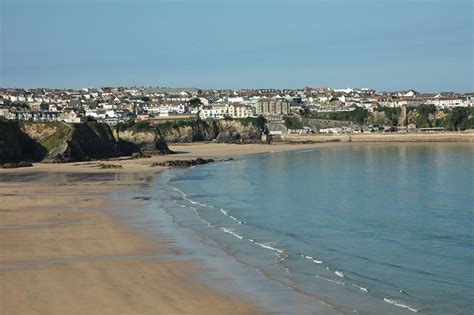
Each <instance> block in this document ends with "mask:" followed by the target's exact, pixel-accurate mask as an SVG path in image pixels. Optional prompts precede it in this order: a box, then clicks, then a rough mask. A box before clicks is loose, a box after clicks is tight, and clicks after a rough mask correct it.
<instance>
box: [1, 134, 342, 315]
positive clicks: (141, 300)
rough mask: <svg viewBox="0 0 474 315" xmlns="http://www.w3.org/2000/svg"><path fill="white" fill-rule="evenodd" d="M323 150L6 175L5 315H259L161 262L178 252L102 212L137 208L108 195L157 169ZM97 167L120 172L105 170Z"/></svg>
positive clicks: (237, 148)
mask: <svg viewBox="0 0 474 315" xmlns="http://www.w3.org/2000/svg"><path fill="white" fill-rule="evenodd" d="M322 145H324V146H335V145H341V144H332V143H331V144H310V145H304V144H297V145H259V144H255V145H228V144H189V145H188V144H185V145H174V146H171V148H172V149H173V150H174V151H176V152H177V153H178V154H176V155H170V156H153V157H150V158H143V159H136V160H118V161H100V162H82V163H70V164H42V163H38V164H35V165H34V166H33V167H29V168H19V169H0V196H1V200H2V202H1V203H0V244H1V250H0V260H1V265H0V311H1V313H2V314H257V313H262V312H263V311H262V310H261V309H260V308H259V307H258V306H256V305H252V303H250V302H248V301H245V300H243V299H240V298H237V297H234V296H231V294H226V293H222V292H217V291H215V290H212V289H208V288H207V287H205V286H204V285H202V284H201V283H199V282H197V281H195V276H196V275H197V274H201V275H202V273H203V272H206V271H205V270H202V267H201V266H200V265H199V262H196V261H182V260H169V259H166V260H163V259H160V257H163V255H170V254H172V253H173V251H174V250H175V248H174V246H173V244H172V243H170V242H169V240H167V239H166V237H163V239H162V240H157V239H156V238H153V239H152V238H150V237H148V236H147V235H144V234H141V233H139V231H132V230H130V229H129V228H127V227H125V226H124V224H122V222H121V221H120V219H118V218H117V217H115V216H113V215H112V214H111V213H110V212H107V211H105V209H106V208H111V207H128V208H129V209H133V208H134V207H137V205H134V204H133V201H130V204H127V205H124V204H121V205H114V204H111V201H110V200H109V199H108V197H107V194H108V193H110V192H111V191H120V190H121V189H130V187H133V186H134V185H138V184H144V183H146V180H147V177H149V176H152V175H153V174H154V173H155V172H159V171H160V170H162V169H163V168H162V167H151V166H150V165H151V164H152V163H153V162H159V161H166V160H169V159H193V158H196V157H205V158H226V157H233V156H240V155H246V154H256V153H265V152H271V151H274V152H279V151H286V150H292V149H301V148H308V147H319V146H322ZM100 163H103V164H114V165H117V164H120V165H122V167H123V168H122V169H105V170H104V169H99V168H98V167H97V165H98V164H100ZM66 174H69V175H70V174H73V175H74V174H75V175H76V177H73V178H68V177H67V176H66ZM103 174H109V175H111V176H108V177H106V178H104V177H103V176H101V175H103ZM120 174H122V175H121V176H120ZM148 180H149V179H148Z"/></svg>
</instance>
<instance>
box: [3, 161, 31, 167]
mask: <svg viewBox="0 0 474 315" xmlns="http://www.w3.org/2000/svg"><path fill="white" fill-rule="evenodd" d="M31 166H33V164H32V163H31V162H30V161H20V162H18V163H5V164H3V165H2V167H3V168H19V167H31Z"/></svg>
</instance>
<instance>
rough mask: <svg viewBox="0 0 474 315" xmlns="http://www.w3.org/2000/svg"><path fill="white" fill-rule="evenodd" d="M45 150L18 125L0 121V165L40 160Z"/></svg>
mask: <svg viewBox="0 0 474 315" xmlns="http://www.w3.org/2000/svg"><path fill="white" fill-rule="evenodd" d="M45 153H46V149H45V148H44V147H42V146H41V145H39V144H38V143H37V142H36V141H34V140H33V139H31V138H30V137H29V136H28V135H27V134H25V133H24V132H23V131H22V130H21V129H20V127H19V125H18V123H16V122H13V121H8V120H2V119H0V163H1V164H3V163H8V162H19V161H22V160H40V159H41V157H42V156H43V155H44V154H45Z"/></svg>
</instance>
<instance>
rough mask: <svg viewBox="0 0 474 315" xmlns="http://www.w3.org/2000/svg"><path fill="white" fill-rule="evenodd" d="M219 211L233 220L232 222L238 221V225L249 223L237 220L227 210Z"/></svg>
mask: <svg viewBox="0 0 474 315" xmlns="http://www.w3.org/2000/svg"><path fill="white" fill-rule="evenodd" d="M219 211H220V212H221V213H222V214H223V215H225V216H227V217H229V218H231V219H232V220H234V221H236V222H237V223H238V224H242V223H247V222H245V221H242V220H240V219H237V218H236V217H234V216H232V215H230V214H229V211H227V210H226V209H224V208H220V209H219Z"/></svg>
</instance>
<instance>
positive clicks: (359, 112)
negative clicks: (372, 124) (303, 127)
mask: <svg viewBox="0 0 474 315" xmlns="http://www.w3.org/2000/svg"><path fill="white" fill-rule="evenodd" d="M304 117H305V118H314V119H326V120H343V121H352V122H354V123H356V124H363V123H366V122H367V120H368V118H369V112H368V111H367V110H366V109H364V108H361V107H356V109H355V110H353V111H348V112H330V113H316V114H305V115H304Z"/></svg>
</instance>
